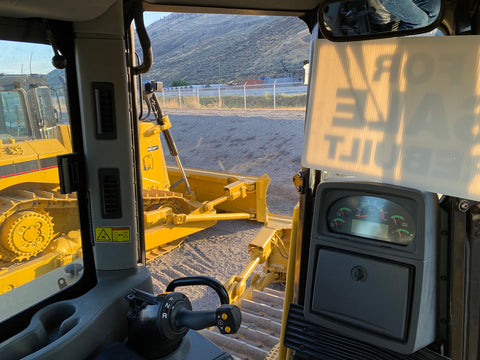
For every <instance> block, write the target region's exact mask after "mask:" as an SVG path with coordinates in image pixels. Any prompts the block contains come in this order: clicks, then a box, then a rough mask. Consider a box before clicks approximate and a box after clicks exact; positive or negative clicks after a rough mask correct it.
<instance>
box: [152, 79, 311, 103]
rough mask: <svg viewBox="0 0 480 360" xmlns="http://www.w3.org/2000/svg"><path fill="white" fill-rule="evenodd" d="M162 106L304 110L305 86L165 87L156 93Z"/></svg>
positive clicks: (272, 84)
mask: <svg viewBox="0 0 480 360" xmlns="http://www.w3.org/2000/svg"><path fill="white" fill-rule="evenodd" d="M157 96H158V98H159V100H160V101H161V102H163V108H165V109H244V110H248V109H273V110H282V109H283V110H286V109H288V110H292V109H299V110H305V107H306V103H307V86H306V85H304V84H302V83H276V82H273V83H270V84H245V85H239V86H228V85H207V86H184V87H178V88H165V89H163V91H162V92H160V93H158V94H157Z"/></svg>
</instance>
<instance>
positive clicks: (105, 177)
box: [98, 169, 122, 219]
mask: <svg viewBox="0 0 480 360" xmlns="http://www.w3.org/2000/svg"><path fill="white" fill-rule="evenodd" d="M98 177H99V182H100V190H101V196H102V199H101V201H102V216H103V218H104V219H117V218H120V217H122V202H121V191H120V172H119V170H118V169H100V170H99V171H98Z"/></svg>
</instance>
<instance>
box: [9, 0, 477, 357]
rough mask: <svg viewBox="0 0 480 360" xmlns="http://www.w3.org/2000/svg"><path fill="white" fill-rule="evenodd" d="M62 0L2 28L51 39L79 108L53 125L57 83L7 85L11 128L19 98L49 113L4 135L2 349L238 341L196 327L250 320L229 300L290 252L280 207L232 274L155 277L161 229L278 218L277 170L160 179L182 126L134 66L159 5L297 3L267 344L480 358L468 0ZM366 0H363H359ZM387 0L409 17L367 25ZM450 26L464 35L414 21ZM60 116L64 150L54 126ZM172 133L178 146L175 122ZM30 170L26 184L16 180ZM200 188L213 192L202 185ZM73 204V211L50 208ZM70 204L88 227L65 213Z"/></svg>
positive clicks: (165, 350)
mask: <svg viewBox="0 0 480 360" xmlns="http://www.w3.org/2000/svg"><path fill="white" fill-rule="evenodd" d="M47 3H48V6H46V4H45V3H42V4H39V3H38V2H37V1H33V0H24V1H23V2H21V4H20V3H15V4H12V2H11V1H1V0H0V37H1V38H2V39H4V40H6V41H9V42H14V43H15V44H16V45H18V44H27V43H28V44H33V45H34V46H38V45H40V46H41V47H43V49H47V50H48V51H50V53H51V56H52V57H53V60H54V61H53V65H55V66H56V67H62V66H65V79H66V84H67V87H66V91H67V92H66V97H67V98H68V99H66V100H68V101H66V106H67V107H68V115H69V122H70V125H69V128H68V131H67V130H66V131H65V132H62V133H61V134H58V137H55V139H54V138H52V137H51V135H50V133H49V131H50V128H51V127H50V125H54V124H55V123H56V122H57V119H58V117H56V116H55V114H53V115H52V114H51V113H50V114H48V109H49V106H50V105H49V104H48V102H47V101H46V100H45V101H43V100H40V101H39V100H38V99H43V98H42V96H43V95H45V96H46V93H45V92H44V90H45V91H46V89H44V88H43V87H41V86H40V87H37V88H36V89H34V90H38V91H37V94H36V96H37V100H36V101H37V103H38V109H39V115H38V117H37V118H35V116H31V117H25V116H24V115H26V113H27V112H28V111H29V110H28V104H27V101H28V99H27V97H26V96H25V94H24V93H23V91H21V90H18V91H13V92H12V91H10V92H9V91H8V90H5V91H3V90H2V91H1V92H0V99H1V103H0V105H1V107H0V110H1V111H2V112H3V117H4V118H5V119H4V120H5V130H6V131H7V134H12V133H11V132H13V133H15V132H17V133H18V134H21V133H22V131H23V130H21V126H23V125H24V124H25V123H24V122H22V121H18V120H17V121H15V120H11V119H12V118H13V119H18V118H22V116H23V117H25V119H27V118H28V119H33V120H28V121H37V125H41V127H42V129H43V130H42V134H41V136H39V137H38V138H40V139H41V140H40V142H37V143H29V142H28V141H27V142H16V141H11V140H7V141H6V142H3V139H2V145H1V146H0V162H2V161H4V162H5V166H4V167H0V171H1V172H2V173H0V180H1V179H5V180H6V182H5V184H9V186H5V189H7V190H8V193H5V194H3V193H2V194H0V213H1V214H2V215H1V216H0V222H1V224H0V225H1V228H0V245H1V248H0V249H1V254H2V257H1V259H0V261H2V263H5V262H6V263H7V265H4V264H3V265H4V266H3V268H2V270H1V272H0V286H1V287H0V290H1V291H0V292H3V293H2V294H0V329H1V331H0V356H1V358H2V359H19V358H24V359H58V358H72V359H99V360H100V359H127V358H128V359H164V360H173V359H200V360H203V359H205V360H208V359H231V358H232V356H231V355H230V352H231V351H233V349H232V348H229V347H228V345H226V347H225V348H221V347H219V346H217V345H214V344H213V343H212V342H211V341H210V340H207V338H206V337H204V336H203V335H202V334H201V333H199V332H198V331H199V330H201V329H203V328H207V327H212V326H216V327H217V328H218V331H219V332H220V333H221V336H227V335H228V334H235V333H236V331H237V330H238V329H239V327H240V324H241V321H242V317H243V316H242V312H241V311H240V310H239V308H238V307H237V306H236V304H232V302H233V301H235V300H237V298H238V297H241V294H242V292H243V290H244V289H245V282H246V279H245V274H251V271H252V268H253V267H254V266H255V265H256V264H258V263H259V262H261V261H263V262H266V263H268V262H269V261H270V262H273V263H274V264H273V265H275V261H274V257H275V255H278V253H275V248H278V244H277V243H276V242H275V241H276V240H277V238H276V234H277V233H276V230H278V229H276V227H275V226H273V230H274V231H265V232H266V233H268V234H269V236H267V238H268V239H267V240H268V241H261V239H260V238H259V239H258V241H257V242H254V243H252V244H251V246H250V249H249V251H250V252H251V254H252V263H251V264H250V265H249V266H248V269H246V270H245V273H244V274H242V275H241V276H238V277H236V276H232V279H231V281H230V282H229V283H228V284H227V285H228V286H227V287H225V285H224V284H221V283H219V282H218V281H217V280H216V279H213V278H211V277H207V276H194V277H183V278H178V279H175V280H173V281H172V282H170V283H169V285H168V286H167V287H166V288H165V289H164V291H163V292H161V293H160V294H154V287H153V283H152V276H151V274H150V272H149V270H148V268H147V267H146V261H147V258H148V256H147V252H146V250H152V249H155V248H158V247H159V246H160V247H161V246H163V245H165V243H169V242H170V241H171V238H170V237H169V236H170V235H169V234H171V233H175V235H174V236H172V238H181V237H183V236H184V235H188V234H189V233H191V232H190V231H194V230H193V228H195V226H196V225H198V224H201V226H197V227H200V228H205V227H206V226H208V225H213V223H215V222H216V221H217V220H219V219H221V218H222V217H225V218H228V217H230V218H241V219H251V220H257V221H260V222H264V223H266V225H267V226H268V224H269V223H270V224H271V222H270V215H271V214H269V213H268V210H267V209H266V207H265V206H263V202H264V200H265V199H264V198H262V199H261V200H262V201H260V202H259V201H256V202H255V201H254V202H253V205H252V202H250V201H248V200H249V197H248V194H252V193H255V192H254V189H255V190H258V189H262V190H261V191H266V190H265V189H266V184H265V183H268V181H267V180H268V179H267V178H263V177H262V178H261V179H258V178H257V179H249V178H247V177H242V176H233V175H224V176H217V177H216V179H220V181H219V182H220V184H221V186H220V187H217V188H215V189H214V190H215V191H212V188H213V183H214V182H215V181H213V182H208V181H207V183H208V184H209V185H208V186H205V187H203V188H202V187H201V186H200V185H198V186H197V185H195V181H196V180H198V179H200V180H199V181H203V180H201V179H202V176H203V175H202V174H201V173H199V172H197V171H195V170H192V171H189V170H188V169H183V166H182V165H181V163H180V162H179V163H177V166H176V169H175V171H174V172H175V175H172V177H170V175H167V174H168V171H167V172H163V170H162V171H161V173H162V174H163V176H164V177H163V180H162V181H161V182H160V183H161V184H160V185H159V184H158V182H151V183H148V182H147V181H145V184H148V185H147V186H145V184H144V182H143V181H142V180H143V178H144V174H145V172H148V171H151V170H152V172H153V169H154V168H155V166H156V164H157V162H156V161H157V159H160V160H161V158H163V156H161V155H160V147H159V146H158V141H159V140H158V139H159V137H160V135H162V133H163V135H162V136H165V137H166V138H167V142H169V141H170V140H171V138H170V137H169V136H168V135H167V134H168V133H165V130H168V127H169V122H168V118H166V117H165V115H164V114H162V113H161V111H159V109H156V111H155V122H151V123H143V124H140V123H139V121H138V120H139V118H140V116H139V113H140V111H139V108H138V106H137V104H138V93H139V91H138V90H139V89H138V88H137V86H139V84H138V82H137V80H136V76H137V75H138V74H140V73H144V72H145V71H148V68H149V66H150V64H151V62H152V55H153V54H152V51H151V49H150V47H149V42H148V36H146V34H145V32H144V30H145V27H144V24H143V12H144V11H146V10H149V11H179V12H182V11H183V12H188V11H192V12H197V11H199V12H214V13H217V12H220V13H232V12H233V13H240V14H242V13H248V14H252V13H253V14H259V15H264V14H270V15H280V14H282V15H289V16H299V17H301V18H302V19H303V20H304V21H305V22H306V23H307V24H308V26H309V29H310V32H311V48H312V52H311V58H310V61H309V63H310V76H309V81H308V83H309V100H308V106H307V114H306V119H305V141H304V148H303V154H302V160H301V164H300V163H299V167H300V166H302V168H301V171H300V172H299V173H298V174H296V175H295V176H294V184H295V187H296V188H297V189H298V191H299V193H300V194H299V204H298V206H297V207H296V208H295V209H292V210H293V214H294V216H293V223H292V224H291V225H290V227H288V229H286V230H285V231H283V233H284V234H286V236H288V238H289V239H288V240H289V241H288V242H286V244H288V250H287V249H286V248H283V250H282V255H288V256H285V257H287V258H288V261H286V262H288V270H286V269H284V270H282V271H278V272H279V273H280V274H281V275H279V276H280V277H281V278H282V279H285V282H286V289H285V301H284V304H283V309H282V310H281V311H280V312H281V313H282V315H283V316H282V320H281V322H282V323H281V325H280V327H281V340H280V342H279V344H278V345H277V346H276V347H275V348H274V349H273V350H272V351H271V352H270V353H269V354H268V358H269V359H270V358H278V359H299V360H302V359H429V360H430V359H435V360H440V359H452V360H460V359H462V360H463V359H468V360H474V359H478V356H479V323H480V321H479V319H480V316H479V313H480V312H479V308H478V307H479V305H478V304H479V299H480V287H479V283H480V281H479V275H478V274H479V271H478V269H479V267H480V265H479V261H478V259H479V256H480V254H479V251H480V247H479V246H478V240H479V238H480V234H479V232H478V228H479V227H480V225H479V224H480V220H479V213H480V210H479V206H478V201H479V200H480V196H479V193H480V191H479V190H478V189H479V186H478V181H479V180H478V175H477V168H478V159H477V158H478V144H477V138H478V133H479V124H478V99H477V98H478V94H477V92H478V89H479V86H478V84H477V82H478V62H479V59H478V54H479V53H480V51H479V49H480V45H479V42H478V39H477V36H475V35H473V36H472V34H479V33H480V29H479V28H478V21H477V20H478V16H479V13H478V6H476V4H475V3H473V2H472V3H470V2H465V3H461V4H460V3H452V2H448V1H444V0H441V1H440V0H439V1H436V2H435V1H433V2H432V3H433V4H434V5H435V6H433V7H432V8H429V9H423V10H422V11H423V12H424V13H428V15H429V16H428V17H429V19H427V20H425V21H424V22H420V21H419V19H414V16H413V15H412V14H410V15H409V16H407V17H405V16H404V14H402V13H400V12H395V11H394V7H395V6H394V5H396V6H397V7H398V6H400V5H405V6H408V5H412V3H417V2H415V1H407V0H405V1H397V2H393V3H394V4H393V5H392V2H387V1H378V2H375V1H365V2H363V1H318V0H297V1H295V2H293V1H286V2H281V3H279V2H278V1H266V2H258V3H252V2H251V1H241V0H240V1H239V0H236V1H206V2H197V3H196V4H195V5H192V3H191V2H189V1H184V0H174V1H170V2H164V1H161V0H160V1H156V0H152V1H135V0H132V1H120V0H98V1H97V2H96V3H95V4H94V5H92V4H91V3H88V4H85V2H82V1H74V0H71V1H70V0H69V1H56V0H51V1H48V2H47ZM421 3H425V2H421ZM399 4H400V5H399ZM20 5H21V6H20ZM346 5H347V6H346ZM358 5H361V6H360V9H361V11H366V12H362V13H360V14H359V13H358V12H355V11H353V9H357V8H359V7H358ZM417 5H418V6H417ZM423 5H424V4H423ZM391 6H393V7H391ZM415 6H416V7H421V6H422V5H421V4H415ZM338 9H342V10H341V11H340V10H338ZM372 9H373V10H372ZM337 10H338V14H337ZM384 11H387V12H389V13H390V15H392V16H393V17H395V23H396V24H397V25H398V27H395V28H394V29H392V28H389V27H369V26H367V25H368V24H369V23H370V22H371V21H375V18H374V17H370V15H372V14H377V15H378V14H379V13H381V12H384ZM340 15H341V17H342V18H341V20H342V21H345V19H347V20H348V21H350V22H349V24H348V25H349V26H350V27H349V28H348V29H344V28H343V29H342V26H343V27H344V24H343V23H340V25H339V27H338V29H340V31H337V30H338V29H337V27H335V28H333V27H332V25H331V24H333V23H335V24H336V22H335V21H336V20H338V18H337V17H338V16H340ZM424 15H425V14H424ZM358 17H362V19H363V20H362V24H363V25H362V26H361V27H360V28H357V27H355V23H354V21H353V20H355V19H356V18H358ZM366 17H368V19H367V18H366ZM377 20H378V19H377ZM414 20H415V21H414ZM389 21H390V19H389ZM132 22H133V23H134V24H135V28H136V31H137V34H138V40H139V42H140V43H141V48H142V52H143V54H142V56H141V59H142V60H141V63H140V64H139V63H138V62H137V58H136V56H135V41H136V37H135V35H134V28H133V23H132ZM352 26H353V27H354V31H352V29H351V28H352ZM379 29H380V30H379ZM437 29H438V30H439V31H440V32H441V34H443V35H453V36H417V35H419V34H425V32H429V31H435V32H436V30H437ZM430 35H431V34H430ZM457 35H465V36H457ZM280 41H281V40H280ZM33 45H32V46H33ZM5 48H6V47H5ZM472 49H473V50H472ZM10 51H12V54H14V52H13V50H10ZM31 58H32V59H33V58H34V57H33V56H31ZM44 65H45V66H47V69H48V70H47V71H50V70H53V68H52V65H51V64H50V62H49V64H44ZM32 66H33V62H32ZM0 71H1V69H0ZM16 71H17V72H18V70H16ZM42 71H43V70H42ZM472 74H473V75H474V76H472ZM457 75H458V76H457ZM1 78H2V76H0V80H1ZM450 88H452V89H454V91H450V92H449V91H447V90H448V89H450ZM147 95H151V94H148V93H147ZM152 98H153V100H152ZM147 99H148V100H149V101H151V103H150V106H151V107H152V108H153V109H154V108H155V107H156V106H157V105H158V102H155V98H154V97H150V98H149V97H148V96H147ZM31 115H34V114H31ZM40 115H41V116H40ZM0 116H2V115H1V113H0ZM9 129H10V130H9ZM2 131H3V129H2ZM62 134H64V135H65V136H66V137H65V138H68V140H69V141H68V142H65V143H64V144H66V143H68V144H69V146H70V148H69V150H68V151H67V147H66V146H62V147H60V146H56V145H55V146H54V145H52V144H54V142H55V141H56V142H57V143H58V138H61V137H62V136H63V135H62ZM9 136H10V135H9ZM25 136H27V137H28V136H33V130H32V133H28V131H27V132H26V133H25ZM33 137H35V136H33ZM142 139H143V141H145V142H144V143H142ZM447 140H448V141H447ZM150 141H151V144H150V143H149V142H150ZM47 143H49V144H50V145H51V146H52V147H48V150H45V148H44V145H45V144H47ZM57 143H55V144H57ZM169 151H170V152H171V153H173V154H172V155H174V156H177V155H176V152H175V148H174V145H173V144H171V146H170V149H169ZM154 155H155V156H154ZM160 160H159V161H160ZM152 164H153V165H155V166H152ZM162 169H163V166H162ZM167 170H168V169H167ZM51 173H55V177H53V176H52V177H49V176H50V175H49V174H51ZM14 177H15V178H14ZM167 177H168V179H167ZM19 179H23V180H22V184H28V187H27V188H25V186H24V187H23V188H19V187H18V186H15V185H16V184H18V181H19ZM9 181H10V183H8V182H9ZM217 182H218V181H217ZM36 184H42V186H40V187H38V186H36ZM172 184H180V185H178V188H177V189H175V188H171V186H172ZM210 184H211V185H210ZM47 185H48V186H47ZM196 188H198V189H199V190H198V189H196ZM219 188H220V189H221V191H220V193H217V192H216V190H218V189H219ZM178 189H182V190H180V191H179V190H178ZM176 191H179V192H178V193H177V192H176ZM202 191H203V193H204V194H205V193H206V194H208V193H209V191H212V192H213V193H214V194H215V195H214V196H213V197H212V196H208V197H207V198H205V199H202V198H201V195H200V194H201V193H202ZM195 192H197V195H192V194H195ZM230 201H231V202H230ZM215 211H218V213H215ZM223 212H225V213H226V214H225V213H223ZM229 212H230V213H231V214H228V213H229ZM219 215H221V216H219ZM224 215H225V216H224ZM229 215H230V216H229ZM69 217H70V218H69ZM67 218H69V219H68V221H67V220H65V221H63V222H61V223H60V225H62V224H63V226H64V227H63V228H62V227H60V228H57V227H56V226H54V221H55V220H56V219H57V220H58V219H67ZM74 221H76V222H77V223H76V224H77V226H76V228H75V229H72V228H71V227H70V226H66V225H68V224H72V223H73V222H74ZM202 224H203V225H202ZM274 225H275V224H274ZM73 230H75V231H73ZM149 230H151V231H149ZM157 230H158V232H157V233H155V231H157ZM47 238H48V242H47V241H46V239H47ZM149 244H150V245H149ZM38 255H41V256H40V257H38ZM23 260H28V261H27V262H23ZM178 261H182V259H179V260H178ZM277 268H278V266H277ZM19 274H22V277H23V280H22V281H23V282H21V283H20V284H16V283H14V280H16V279H18V278H19ZM269 274H270V276H277V275H276V273H275V272H274V271H271V272H269ZM272 274H273V275H272ZM232 275H234V274H232ZM267 275H268V274H267ZM230 285H231V288H230ZM185 286H187V287H191V286H206V287H209V288H211V289H213V291H214V292H215V293H216V296H217V297H218V302H219V303H220V306H217V307H215V306H212V307H211V308H209V309H207V310H205V311H194V310H192V306H191V301H190V300H189V298H188V296H186V295H185V294H184V293H182V292H181V290H180V289H178V288H181V287H185ZM238 289H240V290H241V291H238V292H235V293H234V292H233V290H238ZM232 294H234V296H232ZM262 308H267V306H265V307H262ZM265 314H266V317H265V322H268V320H269V319H268V312H266V313H265ZM245 346H246V345H245Z"/></svg>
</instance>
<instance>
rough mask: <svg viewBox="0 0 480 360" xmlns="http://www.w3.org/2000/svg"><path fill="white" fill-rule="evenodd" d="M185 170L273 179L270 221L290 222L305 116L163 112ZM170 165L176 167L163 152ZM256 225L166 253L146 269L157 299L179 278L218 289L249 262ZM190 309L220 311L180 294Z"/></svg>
mask: <svg viewBox="0 0 480 360" xmlns="http://www.w3.org/2000/svg"><path fill="white" fill-rule="evenodd" d="M165 113H166V114H167V115H169V118H170V121H171V123H172V128H171V132H172V136H173V138H174V140H175V142H176V144H177V147H178V150H179V153H180V159H181V161H182V163H183V165H184V166H187V167H197V168H203V169H209V170H220V171H227V172H232V173H237V174H246V175H254V176H261V175H263V174H265V173H266V174H268V175H269V176H270V178H271V182H270V186H269V188H268V193H267V204H268V208H269V210H270V212H271V213H276V214H281V215H291V214H292V211H293V207H294V206H295V204H296V203H297V201H298V193H297V191H296V190H295V188H294V186H293V183H292V177H293V175H295V174H296V173H297V172H298V171H299V170H300V168H301V164H300V159H301V153H302V145H303V120H304V116H305V112H304V111H271V110H270V111H240V110H235V111H231V110H202V111H196V110H181V109H176V110H173V109H172V110H166V111H165ZM164 151H165V153H166V154H167V155H166V160H167V162H168V163H171V164H175V161H174V159H173V158H172V157H171V156H169V155H168V151H167V149H164ZM260 227H261V224H258V223H256V222H253V221H248V220H236V221H221V222H218V223H217V225H215V226H213V227H211V228H208V229H206V230H203V231H201V232H199V233H196V234H193V235H190V236H189V237H188V238H187V239H186V240H185V241H184V243H183V244H182V245H181V246H180V247H178V248H176V249H174V250H173V251H171V252H170V253H168V254H166V255H164V256H162V257H160V258H157V259H155V260H153V261H151V262H149V263H148V265H147V266H148V268H149V269H150V272H151V273H152V277H153V279H154V287H155V292H156V293H161V292H163V291H165V288H166V286H167V284H168V283H169V282H170V281H171V280H173V279H176V278H178V277H182V276H193V275H207V276H212V277H215V278H217V279H218V280H219V281H221V282H222V283H224V282H226V281H227V280H228V279H229V278H230V276H232V275H234V274H239V273H240V272H241V271H242V270H243V268H244V267H245V266H246V265H247V264H248V262H249V256H248V252H247V249H248V244H249V242H250V241H251V240H252V239H253V238H254V237H255V235H256V234H257V232H258V231H259V229H260ZM178 290H179V291H182V292H184V293H185V294H187V296H189V298H190V300H192V303H193V306H194V309H206V308H210V309H211V308H212V307H215V305H216V304H215V303H217V304H218V301H217V297H216V295H215V293H214V292H213V291H210V290H209V289H207V288H203V287H196V288H192V287H190V288H188V289H187V288H179V289H178Z"/></svg>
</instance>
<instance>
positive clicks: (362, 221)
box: [327, 195, 416, 245]
mask: <svg viewBox="0 0 480 360" xmlns="http://www.w3.org/2000/svg"><path fill="white" fill-rule="evenodd" d="M404 202H405V201H404ZM407 204H408V203H407ZM413 208H414V207H413ZM327 221H328V227H329V229H330V230H331V231H333V232H336V233H341V234H347V235H353V236H358V237H362V238H367V239H373V240H381V241H388V242H391V243H395V244H400V245H409V244H410V243H412V241H413V240H414V238H415V233H416V223H415V214H412V211H411V210H410V211H408V210H407V209H406V208H405V207H404V206H402V205H400V204H398V203H396V202H394V201H392V200H389V199H385V198H383V197H376V196H364V195H352V196H345V197H342V198H340V199H338V200H336V201H334V202H333V203H332V205H331V206H330V207H329V210H328V214H327Z"/></svg>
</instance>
